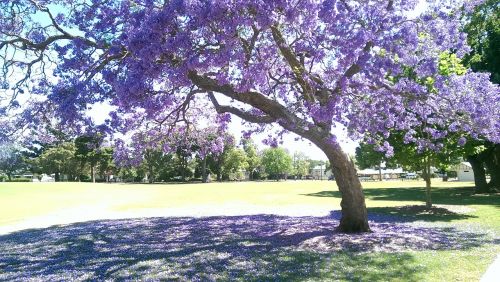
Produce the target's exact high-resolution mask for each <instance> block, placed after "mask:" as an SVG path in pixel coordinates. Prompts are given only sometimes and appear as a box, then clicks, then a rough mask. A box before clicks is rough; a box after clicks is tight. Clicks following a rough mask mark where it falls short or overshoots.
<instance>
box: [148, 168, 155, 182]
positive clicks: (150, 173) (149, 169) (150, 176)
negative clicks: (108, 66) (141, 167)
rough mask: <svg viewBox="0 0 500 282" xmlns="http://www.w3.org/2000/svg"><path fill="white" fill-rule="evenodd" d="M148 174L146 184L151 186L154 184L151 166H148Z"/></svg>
mask: <svg viewBox="0 0 500 282" xmlns="http://www.w3.org/2000/svg"><path fill="white" fill-rule="evenodd" d="M148 173H149V178H148V182H149V184H152V183H153V182H154V179H153V166H152V165H149V166H148Z"/></svg>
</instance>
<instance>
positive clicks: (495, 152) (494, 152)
mask: <svg viewBox="0 0 500 282" xmlns="http://www.w3.org/2000/svg"><path fill="white" fill-rule="evenodd" d="M490 150H491V151H490V152H489V154H488V155H487V156H486V158H485V162H486V167H487V168H488V172H489V174H490V177H491V179H490V182H489V183H488V185H489V188H490V190H491V189H500V144H496V145H494V147H493V148H491V149H490Z"/></svg>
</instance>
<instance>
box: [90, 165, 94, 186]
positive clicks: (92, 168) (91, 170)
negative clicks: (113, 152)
mask: <svg viewBox="0 0 500 282" xmlns="http://www.w3.org/2000/svg"><path fill="white" fill-rule="evenodd" d="M90 177H91V178H92V183H95V167H94V166H93V165H91V166H90Z"/></svg>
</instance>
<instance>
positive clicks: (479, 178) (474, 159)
mask: <svg viewBox="0 0 500 282" xmlns="http://www.w3.org/2000/svg"><path fill="white" fill-rule="evenodd" d="M467 161H469V163H470V165H471V166H472V171H473V172H474V184H475V185H476V187H475V189H474V193H489V188H488V184H487V183H486V171H485V169H484V163H483V161H482V160H481V159H480V158H479V155H471V156H468V157H467Z"/></svg>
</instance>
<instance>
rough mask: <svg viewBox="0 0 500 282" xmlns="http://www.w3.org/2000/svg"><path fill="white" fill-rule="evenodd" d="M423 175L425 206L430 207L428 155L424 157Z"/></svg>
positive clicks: (429, 166)
mask: <svg viewBox="0 0 500 282" xmlns="http://www.w3.org/2000/svg"><path fill="white" fill-rule="evenodd" d="M423 177H424V180H425V207H426V208H428V209H430V208H432V197H431V163H430V161H429V157H426V158H425V165H424V173H423Z"/></svg>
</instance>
